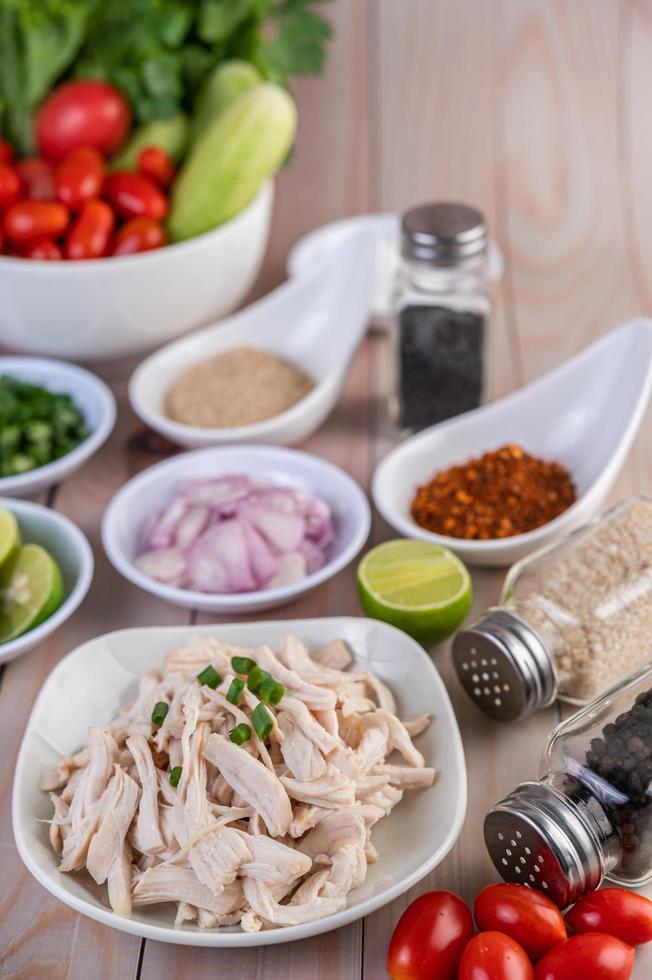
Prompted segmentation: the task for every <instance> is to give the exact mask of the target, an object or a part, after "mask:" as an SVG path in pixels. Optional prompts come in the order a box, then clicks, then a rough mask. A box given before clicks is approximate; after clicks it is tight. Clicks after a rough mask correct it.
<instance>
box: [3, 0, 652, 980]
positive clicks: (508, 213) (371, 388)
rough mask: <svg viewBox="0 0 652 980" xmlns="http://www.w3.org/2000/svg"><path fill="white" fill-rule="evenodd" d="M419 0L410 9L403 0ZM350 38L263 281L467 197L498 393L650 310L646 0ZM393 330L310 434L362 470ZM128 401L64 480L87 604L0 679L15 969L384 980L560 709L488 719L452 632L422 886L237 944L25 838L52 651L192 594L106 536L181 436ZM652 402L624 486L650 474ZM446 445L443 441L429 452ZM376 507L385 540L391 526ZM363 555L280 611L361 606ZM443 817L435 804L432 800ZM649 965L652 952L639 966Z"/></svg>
mask: <svg viewBox="0 0 652 980" xmlns="http://www.w3.org/2000/svg"><path fill="white" fill-rule="evenodd" d="M408 7H409V9H408ZM327 9H328V12H329V16H331V18H332V19H333V22H334V24H335V27H336V31H337V37H336V40H335V42H334V44H333V48H332V52H331V55H332V56H331V61H330V66H329V71H328V74H327V76H326V78H325V79H323V80H308V81H303V82H301V83H300V84H299V85H298V86H297V96H298V101H299V110H300V119H301V124H300V133H299V139H298V143H297V149H296V154H295V158H294V161H293V164H292V166H291V167H290V168H288V169H287V170H286V171H285V172H284V173H283V174H282V176H281V177H280V179H279V181H278V193H277V200H276V209H275V220H274V230H273V234H272V239H271V242H270V248H269V252H268V256H267V260H266V263H265V268H264V270H263V274H262V276H261V278H260V280H259V282H258V284H257V286H256V290H255V295H258V294H260V293H261V292H264V291H265V290H267V289H268V288H270V286H271V285H273V284H275V283H276V282H278V281H279V280H280V279H281V278H282V277H283V270H284V262H285V257H286V253H287V250H288V248H289V247H290V246H291V244H292V243H293V242H294V241H295V240H296V238H297V237H299V236H300V235H301V234H303V233H304V232H305V231H307V230H309V229H310V228H313V227H316V226H317V225H319V224H321V223H323V222H325V221H329V220H333V219H335V218H338V217H341V216H344V215H347V214H352V213H358V212H364V211H368V210H371V211H380V210H390V209H398V208H403V207H405V206H407V205H409V204H413V203H416V202H418V201H420V200H424V199H430V198H461V199H464V200H469V201H472V202H474V203H476V204H477V205H479V206H480V207H481V208H482V209H483V210H484V212H485V214H486V215H487V218H488V221H489V224H490V227H491V229H492V231H493V234H494V235H495V237H496V238H497V239H498V240H499V241H500V243H501V246H502V247H503V250H504V252H505V257H506V259H507V263H508V265H507V275H506V277H505V279H504V281H503V283H502V284H501V287H500V289H499V290H498V292H497V296H496V310H495V316H494V319H493V323H492V330H491V333H490V338H489V348H488V365H489V379H488V380H489V385H488V392H489V395H490V396H491V397H496V396H499V395H500V394H503V393H505V392H507V391H510V390H512V389H513V388H514V387H516V386H517V385H519V384H522V383H523V382H524V381H527V380H530V379H532V378H534V377H536V376H538V375H539V374H541V373H543V372H544V371H545V370H547V369H549V368H550V367H552V366H554V365H555V364H558V363H560V362H561V361H562V360H563V359H564V358H566V357H567V356H569V355H570V354H572V353H575V352H576V351H577V350H579V349H580V348H581V347H583V346H584V345H585V344H587V343H589V342H590V341H591V340H592V339H594V338H595V337H597V336H599V335H600V334H601V333H603V332H604V331H605V330H607V329H609V328H610V327H611V326H612V325H614V324H615V323H617V322H619V321H621V320H623V319H625V318H627V317H628V316H631V315H633V314H636V313H640V312H641V311H646V310H650V308H651V307H652V226H650V223H649V220H648V219H649V215H650V212H651V209H652V183H651V182H650V179H649V174H650V173H651V172H652V120H651V119H650V111H649V93H650V92H652V0H620V2H616V0H474V2H473V3H459V0H410V3H409V5H406V4H399V3H396V2H395V0H356V2H354V3H351V2H350V0H349V2H347V0H333V2H332V3H331V4H330V5H329V8H327ZM389 366H390V360H389V350H388V345H387V342H386V339H385V338H384V337H382V336H379V335H372V336H371V337H369V338H368V339H367V341H366V342H365V344H364V345H363V347H362V348H361V350H360V352H359V354H358V356H357V358H356V360H355V362H354V365H353V367H352V370H351V374H350V376H349V378H348V381H347V385H346V388H345V391H344V394H343V397H342V400H341V402H340V404H339V405H338V407H337V409H336V411H335V412H334V414H333V415H332V417H331V418H330V419H329V421H328V423H327V424H326V425H325V426H324V427H323V428H322V430H321V431H320V432H319V433H317V434H316V435H315V436H314V437H313V438H312V439H310V440H308V442H307V443H306V445H305V446H304V447H303V448H306V449H308V450H309V451H311V452H315V453H317V454H318V455H320V456H323V457H324V458H327V459H330V460H332V461H333V462H336V463H338V464H339V465H341V466H343V467H344V468H345V469H346V470H347V471H348V472H350V473H352V474H353V475H354V476H355V478H356V479H357V480H359V482H360V483H361V485H362V486H363V487H364V488H365V489H367V490H368V489H369V484H370V479H371V475H372V472H373V468H374V466H375V464H376V461H377V460H378V459H379V458H380V457H381V456H382V455H383V454H384V453H385V452H386V451H387V450H388V448H389V447H390V446H391V445H392V444H393V443H394V441H395V439H396V433H395V432H394V431H393V429H392V427H391V425H390V423H389V421H388V419H387V416H386V412H385V394H386V389H387V385H388V379H389ZM107 372H108V375H109V380H110V381H111V383H112V384H113V386H114V388H115V390H116V392H117V394H118V395H119V398H120V421H119V426H118V428H117V429H116V431H115V433H114V434H113V436H112V438H111V440H110V442H109V443H108V444H107V447H106V448H105V449H104V450H103V451H102V452H101V453H99V454H98V455H97V456H96V457H95V458H94V459H93V460H92V461H90V462H89V463H88V464H87V465H86V466H85V467H84V468H83V469H82V470H81V471H80V472H79V473H78V474H76V475H75V476H74V477H73V478H71V479H70V480H69V481H67V482H66V483H64V484H63V485H62V486H61V487H60V488H59V489H58V492H57V494H56V496H55V498H54V501H53V504H54V506H56V507H57V508H59V509H60V510H61V511H62V512H64V513H66V514H68V515H69V516H71V517H72V518H73V519H74V520H76V521H77V523H78V524H79V525H80V526H81V527H82V528H83V530H84V531H85V532H86V533H87V534H88V535H89V537H90V539H91V542H92V544H93V548H94V551H95V555H96V560H97V573H96V577H95V581H94V584H93V588H92V590H91V593H90V595H89V598H88V600H87V602H86V603H85V604H84V607H83V609H82V610H81V612H80V613H79V614H78V615H77V616H75V617H74V618H73V620H71V622H70V623H68V624H67V625H66V626H65V627H64V628H62V629H61V630H59V632H58V633H57V634H56V635H55V637H53V638H52V639H51V640H50V641H49V642H48V643H47V644H45V645H44V646H43V647H42V648H41V649H40V650H39V651H36V652H34V653H32V654H30V655H29V656H26V657H24V658H22V659H21V660H19V661H17V662H15V663H14V664H11V665H9V666H7V668H6V669H5V671H4V674H3V676H2V683H1V686H0V744H1V745H2V746H3V765H2V769H1V770H0V789H1V790H2V796H1V798H0V863H1V866H2V869H3V881H4V883H5V886H6V887H5V888H4V889H2V891H1V893H0V977H6V978H9V977H12V978H21V980H23V978H25V980H27V978H30V980H31V978H34V980H58V978H63V977H66V978H68V977H70V978H80V980H81V978H84V980H85V978H90V977H92V978H95V977H101V978H107V980H123V978H126V980H129V978H133V980H138V978H147V980H154V978H156V980H166V978H170V980H171V978H176V977H178V976H183V975H192V976H193V977H196V978H197V980H204V978H206V980H208V978H209V977H210V978H211V980H230V978H231V977H232V976H233V975H235V974H236V971H237V975H238V977H242V978H243V980H254V978H255V980H262V978H264V980H285V978H286V977H292V978H297V980H299V978H300V980H304V978H305V980H358V978H364V980H376V978H379V977H382V976H384V975H385V972H384V958H385V951H386V945H387V940H388V937H389V935H390V933H391V930H392V928H393V926H394V924H395V922H396V920H397V918H398V916H399V914H400V912H401V911H402V909H403V908H404V907H405V906H406V904H407V902H408V901H409V899H410V898H411V897H413V896H414V895H415V894H417V893H418V892H420V891H423V890H425V889H426V888H427V887H429V886H436V887H444V888H452V889H454V890H456V891H459V892H460V893H462V894H463V895H464V896H465V897H466V898H467V899H469V900H471V899H472V897H473V895H474V893H475V892H476V891H477V890H478V888H479V887H481V886H482V885H483V884H485V883H487V882H488V881H491V880H494V879H495V875H494V873H493V871H492V869H491V867H490V865H489V862H488V859H487V857H486V854H485V850H484V845H483V843H482V834H481V829H482V819H483V816H484V813H485V811H486V809H487V807H489V806H490V805H491V804H492V803H493V802H494V801H495V800H497V799H498V798H499V797H500V796H501V795H502V794H504V793H505V792H506V791H508V790H509V789H510V788H512V787H513V786H514V784H515V782H517V781H518V780H520V779H523V778H528V777H532V776H534V775H535V774H536V771H537V767H538V760H539V754H540V751H541V747H542V744H543V741H544V738H545V736H546V734H547V732H548V731H549V729H550V728H551V727H552V726H553V725H554V724H555V720H556V718H557V717H558V716H559V711H558V710H557V709H552V710H550V711H548V712H544V713H541V714H540V715H538V716H536V717H535V718H531V719H529V720H528V721H527V722H526V723H525V724H523V725H522V726H520V728H519V729H518V732H516V731H515V729H514V728H512V727H509V726H498V725H495V724H492V723H490V722H489V721H488V720H487V719H485V718H484V716H482V715H481V714H480V713H479V712H477V711H476V710H475V709H474V708H473V707H472V706H471V705H470V704H469V703H468V702H467V701H466V700H465V699H464V697H463V695H461V693H460V691H459V689H458V686H457V684H456V682H455V679H454V678H453V677H452V675H451V666H450V659H449V651H448V647H447V645H444V646H442V647H441V648H440V649H438V650H436V651H435V652H434V656H435V660H436V663H437V665H438V667H439V669H440V670H441V672H442V675H443V677H444V679H445V681H446V683H447V685H448V688H449V690H450V692H451V697H452V699H453V702H454V706H455V710H456V712H457V715H458V719H459V722H460V727H461V730H462V735H463V739H464V745H465V751H466V756H467V767H468V776H469V810H468V818H467V821H466V825H465V827H464V830H463V833H462V836H461V838H460V841H459V842H458V844H457V845H456V847H455V848H454V849H453V850H452V852H451V854H450V855H449V856H448V857H447V858H446V860H445V861H444V862H443V863H442V864H441V865H440V867H439V868H437V869H436V871H435V872H434V873H433V874H432V875H431V876H430V877H429V879H427V880H426V881H424V882H422V883H421V884H420V885H419V886H418V888H417V889H415V890H414V892H413V893H412V894H411V895H407V896H404V897H403V898H402V899H400V900H397V901H396V902H394V903H392V904H391V905H389V906H387V907H386V908H385V909H382V910H380V911H379V912H377V913H376V914H374V915H373V916H370V917H369V918H367V919H366V920H365V921H364V922H359V923H354V924H352V925H351V926H349V927H347V928H346V929H343V930H340V931H338V932H335V933H330V934H326V935H324V936H321V937H318V938H317V939H315V940H312V941H310V940H308V941H305V942H302V943H294V944H288V945H280V946H271V947H268V948H266V949H265V948H263V949H260V950H259V951H256V950H248V951H240V952H235V951H233V952H228V951H214V950H200V949H193V948H190V947H172V946H164V945H162V944H157V943H149V942H148V943H141V942H140V941H139V940H138V939H135V938H132V937H129V936H126V935H124V934H120V933H117V932H114V931H112V930H108V929H105V928H102V927H100V926H98V925H96V924H95V923H93V922H91V921H90V920H86V919H84V918H83V917H81V916H77V915H76V914H74V913H73V912H72V911H70V910H68V909H67V908H65V907H64V906H62V905H61V904H60V903H58V902H56V901H55V900H54V899H52V898H50V896H49V895H48V894H47V893H46V892H44V891H43V889H41V888H40V886H39V885H37V884H36V882H35V881H33V880H32V879H31V877H30V876H29V875H28V873H27V872H26V870H25V869H24V868H23V866H22V864H21V862H20V859H19V857H18V855H17V853H16V851H15V848H14V845H13V836H12V832H11V822H10V802H9V801H10V791H11V780H12V774H13V766H14V761H15V757H16V753H17V750H18V746H19V743H20V738H21V734H22V729H23V727H24V724H25V721H26V719H27V715H28V713H29V710H30V707H31V704H32V703H33V700H34V698H35V696H36V694H37V692H38V690H39V688H40V686H41V684H42V682H43V680H44V678H45V677H46V675H47V673H48V671H49V670H50V669H51V668H52V666H53V665H54V664H55V663H56V661H57V660H58V659H59V658H60V657H61V656H62V655H63V654H64V653H65V652H66V651H68V650H69V649H71V648H72V647H73V646H74V645H76V644H77V643H79V642H81V641H82V640H84V639H86V638H88V637H90V636H92V635H95V634H97V633H99V632H103V631H106V630H109V629H114V628H117V627H120V626H125V625H136V624H138V625H149V624H154V623H164V622H165V623H179V622H185V621H187V618H188V614H187V613H186V612H185V611H183V610H179V609H175V608H174V607H171V606H167V605H165V604H164V603H160V602H158V601H157V600H155V599H152V598H149V597H147V596H146V595H144V594H142V593H139V592H138V591H136V590H135V589H133V588H131V587H130V586H128V585H127V584H126V583H125V582H123V581H122V580H121V579H120V577H119V576H118V575H117V574H116V573H115V572H114V571H113V570H112V569H111V568H110V567H109V566H108V563H107V562H106V560H105V559H104V557H103V555H102V549H101V544H100V540H99V523H100V518H101V513H102V511H103V508H104V507H105V506H106V504H107V502H108V500H109V499H110V497H111V495H112V494H113V493H114V492H115V490H116V489H117V488H118V487H119V486H120V485H121V484H122V482H123V481H124V480H125V479H127V478H128V477H129V476H130V475H132V474H133V473H134V472H137V471H138V470H140V469H142V468H143V467H144V466H146V465H149V464H150V463H151V462H154V461H156V459H157V458H159V456H160V453H161V452H162V451H163V450H164V447H161V446H160V445H159V444H157V443H156V442H155V441H154V440H152V439H151V438H147V437H146V436H145V435H144V434H143V432H142V429H141V427H140V426H139V425H138V424H137V423H136V421H135V419H134V418H133V416H131V414H130V413H129V411H128V409H127V407H126V403H125V382H126V378H127V375H128V366H126V365H113V366H109V367H108V368H106V369H104V373H107ZM651 437H652V418H651V417H650V414H649V413H648V416H647V418H646V420H645V422H644V424H643V426H642V428H641V433H640V435H639V438H638V440H637V441H636V444H635V446H634V449H633V451H632V453H631V454H630V457H629V460H628V463H627V465H626V467H625V468H624V470H623V473H622V475H621V477H620V479H619V481H618V484H617V486H616V488H615V490H614V494H613V499H617V498H620V497H622V496H624V495H625V494H627V493H631V492H646V493H648V494H651V493H652V464H651V461H650V454H649V449H648V447H649V444H650V438H651ZM433 465H434V461H433ZM389 533H390V532H389V531H388V529H387V528H386V527H385V526H384V525H383V524H382V522H381V521H379V520H376V521H375V523H374V528H373V533H372V541H374V542H375V541H378V540H383V539H384V538H385V537H387V536H388V535H389ZM474 578H475V600H474V611H480V610H481V609H482V608H484V607H485V606H486V605H487V604H489V603H491V602H494V601H496V599H497V598H498V595H499V592H500V585H501V582H502V574H501V573H499V572H483V573H478V574H476V575H475V576H474ZM358 612H359V609H358V606H357V600H356V598H355V587H354V570H353V569H348V570H346V571H344V572H342V573H341V574H340V575H339V576H337V578H336V579H335V580H334V581H332V582H331V583H328V584H327V585H325V586H323V587H321V588H320V589H319V590H317V591H316V592H314V593H313V594H312V595H310V596H306V597H304V598H303V599H302V600H300V601H299V602H297V603H295V604H293V605H292V606H289V607H286V608H285V609H280V610H276V611H273V612H272V613H270V614H269V615H270V616H273V617H275V618H283V617H290V616H313V615H338V614H357V613H358ZM433 819H436V813H435V814H433ZM650 975H652V954H649V953H647V954H645V953H644V954H640V953H639V955H638V957H637V966H636V973H635V977H636V978H637V980H643V978H645V977H649V976H650Z"/></svg>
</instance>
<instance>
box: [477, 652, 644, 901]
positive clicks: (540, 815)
mask: <svg viewBox="0 0 652 980" xmlns="http://www.w3.org/2000/svg"><path fill="white" fill-rule="evenodd" d="M650 653H651V654H652V651H650ZM484 836H485V843H486V846H487V849H488V851H489V854H490V856H491V859H492V861H493V862H494V864H495V866H496V868H497V869H498V871H499V873H500V874H501V875H502V877H503V878H504V879H505V880H506V881H512V882H519V883H520V884H525V885H531V886H532V887H533V888H537V889H539V890H540V891H543V892H545V894H547V895H548V896H549V897H550V898H551V899H552V900H553V901H555V902H556V903H557V905H559V906H560V907H561V908H565V907H566V906H567V905H570V904H571V903H572V902H575V901H577V899H579V898H580V897H581V896H582V895H583V894H585V893H586V892H588V891H592V890H593V889H595V888H597V887H598V886H599V885H600V883H601V882H602V880H603V878H605V877H607V878H609V879H610V880H611V881H614V882H616V883H617V884H620V885H628V886H638V885H641V884H643V883H644V882H646V881H648V880H650V879H652V662H649V663H648V664H646V666H645V667H642V668H640V669H639V670H638V671H637V672H635V673H633V674H630V675H629V676H628V677H627V678H626V679H625V680H623V681H621V682H620V683H619V684H617V685H615V686H614V687H612V688H610V689H609V690H608V691H607V692H605V693H603V694H602V695H601V696H600V697H599V698H597V699H596V700H595V701H593V702H592V703H591V704H589V705H588V706H587V707H585V708H583V709H582V710H581V711H578V712H577V713H576V714H575V715H573V716H572V717H571V718H569V719H568V720H567V721H565V722H563V723H562V724H561V725H559V726H558V727H557V728H556V729H555V730H554V731H553V733H552V735H551V736H550V738H549V739H548V744H547V747H546V749H545V752H544V755H543V759H542V764H541V776H540V779H539V780H538V781H536V782H527V783H522V784H521V785H520V786H518V787H517V788H516V789H515V790H514V791H513V792H512V793H510V795H509V796H507V797H505V799H503V800H501V802H500V803H497V804H496V805H495V806H494V807H492V809H491V810H490V811H489V813H488V814H487V816H486V818H485V823H484Z"/></svg>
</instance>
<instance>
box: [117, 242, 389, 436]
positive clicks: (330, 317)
mask: <svg viewBox="0 0 652 980" xmlns="http://www.w3.org/2000/svg"><path fill="white" fill-rule="evenodd" d="M373 270H374V242H373V239H372V238H371V237H370V236H369V234H368V233H364V232H358V233H357V234H355V235H352V236H351V237H350V238H349V239H347V240H346V241H345V242H344V243H343V244H342V245H341V247H340V248H338V249H334V250H333V251H331V252H330V253H329V254H328V255H327V256H326V257H325V258H324V260H323V261H322V262H320V263H316V264H315V265H314V266H313V267H312V268H311V270H310V272H309V273H308V274H306V275H305V276H302V277H301V278H298V279H292V280H290V281H288V282H286V283H284V284H283V285H282V286H279V287H278V289H275V290H273V291H272V292H271V293H268V295H267V296H265V297H263V299H261V300H259V301H258V302H257V303H253V304H252V305H251V306H248V307H247V308H246V309H244V310H242V311H240V312H239V313H236V314H235V315H234V316H231V317H229V318H228V319H226V320H223V321H221V322H220V323H216V324H215V325H214V326H212V327H206V328H205V329H204V330H199V331H198V332H197V333H194V334H192V336H190V337H187V338H185V339H183V340H179V341H176V342H175V343H173V344H169V345H168V346H167V347H163V348H162V349H161V350H159V351H158V352H157V353H156V354H153V355H152V356H151V357H148V358H147V359H146V360H145V361H143V363H142V364H141V365H140V366H139V367H138V368H137V370H136V371H135V373H134V375H133V376H132V378H131V382H130V385H129V397H130V400H131V404H132V407H133V409H134V411H135V412H136V414H137V415H138V416H140V418H141V419H142V420H143V422H146V423H147V425H149V426H151V427H152V429H155V430H156V432H158V433H160V434H161V435H163V436H166V437H167V438H168V439H171V440H172V441H173V442H176V443H178V444H179V445H181V446H187V447H188V448H191V449H196V448H201V447H205V446H216V445H220V444H224V443H236V442H237V443H243V442H247V443H249V442H258V443H261V442H264V443H276V444H279V445H291V444H293V443H297V442H300V441H301V440H302V439H305V438H306V437H307V436H308V435H310V433H311V432H314V430H315V429H317V428H318V427H319V426H320V425H321V423H322V422H323V421H324V419H325V418H326V417H327V415H328V414H329V413H330V412H331V411H332V409H333V406H334V405H335V402H336V401H337V398H338V395H339V393H340V390H341V388H342V384H343V383H344V378H345V377H346V373H347V370H348V367H349V364H350V362H351V358H352V357H353V354H354V353H355V350H356V348H357V346H358V344H359V342H360V340H361V339H362V336H363V335H364V331H365V329H366V325H367V318H368V315H369V306H370V302H371V292H372V285H373ZM240 346H249V347H257V348H259V349H263V350H267V351H271V352H272V353H274V354H278V355H279V356H281V357H284V358H286V359H287V360H289V361H291V362H292V363H293V364H295V365H296V366H297V367H299V368H301V369H302V370H304V371H305V372H306V374H308V375H309V376H310V377H311V378H312V379H313V380H314V382H315V387H314V388H313V389H312V391H311V392H310V393H309V394H308V395H306V397H305V398H302V399H301V401H299V402H297V404H296V405H293V406H292V407H291V408H289V409H287V411H285V412H281V413H280V414H279V415H275V416H273V417H272V418H269V419H265V420H264V421H262V422H256V423H255V424H253V425H243V426H236V427H232V428H204V427H200V426H191V425H184V424H183V423H181V422H175V421H173V420H172V419H170V418H169V417H168V416H167V415H166V414H165V410H164V402H165V395H166V392H167V391H168V389H169V387H170V385H171V384H172V383H173V381H174V380H175V379H176V378H177V376H178V375H179V373H180V372H181V371H183V370H184V368H186V367H188V365H190V364H193V363H195V362H197V361H201V360H204V359H205V358H208V357H211V356H212V355H214V354H217V353H219V352H220V351H225V350H229V349H230V348H233V347H240Z"/></svg>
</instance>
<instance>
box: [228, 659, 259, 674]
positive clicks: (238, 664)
mask: <svg viewBox="0 0 652 980" xmlns="http://www.w3.org/2000/svg"><path fill="white" fill-rule="evenodd" d="M231 666H232V667H233V669H234V671H235V672H236V674H248V673H249V671H250V670H251V669H252V667H255V666H256V661H255V660H252V659H251V657H231Z"/></svg>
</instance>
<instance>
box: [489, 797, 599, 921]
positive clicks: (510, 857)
mask: <svg viewBox="0 0 652 980" xmlns="http://www.w3.org/2000/svg"><path fill="white" fill-rule="evenodd" d="M484 839H485V844H486V846H487V850H488V852H489V856H490V857H491V860H492V861H493V863H494V865H495V866H496V869H497V871H498V873H499V874H500V875H501V876H502V878H503V879H504V880H505V881H509V882H516V883H518V884H520V885H530V887H532V888H536V889H537V890H538V891H541V892H543V893H544V894H545V895H547V896H548V897H549V898H551V899H552V901H553V902H555V904H556V905H558V906H559V907H560V908H562V909H563V908H566V906H568V905H570V904H571V903H573V902H576V901H577V900H578V899H579V898H580V897H581V896H582V895H584V894H586V893H587V892H589V891H593V890H594V889H595V888H598V886H599V885H600V883H601V881H602V879H603V877H604V865H603V860H602V849H601V846H600V841H599V838H598V836H597V835H596V833H595V831H594V828H593V827H592V824H591V822H590V821H589V820H588V819H587V818H586V816H585V814H584V813H583V811H582V809H581V808H580V807H578V806H577V805H575V804H574V802H573V801H572V799H570V798H569V797H566V796H564V795H563V794H562V793H558V792H557V791H556V790H554V789H553V788H552V787H551V786H549V785H547V784H545V783H538V782H532V783H522V784H521V785H520V786H518V787H517V788H516V789H515V790H514V792H513V793H511V794H510V795H509V796H507V797H505V799H504V800H502V801H501V802H500V803H497V804H496V806H494V807H492V809H491V810H490V811H489V813H488V814H487V816H486V817H485V822H484Z"/></svg>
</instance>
